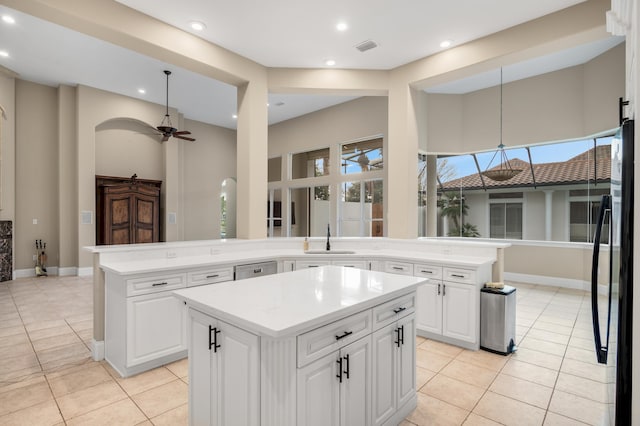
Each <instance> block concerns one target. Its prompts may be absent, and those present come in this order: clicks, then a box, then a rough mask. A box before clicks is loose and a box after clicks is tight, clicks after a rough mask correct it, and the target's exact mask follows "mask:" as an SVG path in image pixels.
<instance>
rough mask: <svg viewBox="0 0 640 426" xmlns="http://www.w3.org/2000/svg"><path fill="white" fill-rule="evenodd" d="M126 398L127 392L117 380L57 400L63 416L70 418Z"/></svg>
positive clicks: (66, 418)
mask: <svg viewBox="0 0 640 426" xmlns="http://www.w3.org/2000/svg"><path fill="white" fill-rule="evenodd" d="M125 398H127V394H126V393H124V391H123V390H122V389H120V386H118V385H117V384H116V382H115V381H109V382H104V383H101V384H99V385H96V386H93V387H90V388H87V389H83V390H80V391H77V392H74V393H70V394H67V395H64V396H62V397H60V398H57V399H56V400H57V401H58V406H59V407H60V411H62V416H63V417H64V418H65V420H68V419H72V418H74V417H78V416H80V415H82V414H86V413H88V412H90V411H94V410H97V409H98V408H102V407H104V406H107V405H110V404H113V403H114V402H117V401H120V400H122V399H125Z"/></svg>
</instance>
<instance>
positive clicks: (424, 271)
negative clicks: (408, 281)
mask: <svg viewBox="0 0 640 426" xmlns="http://www.w3.org/2000/svg"><path fill="white" fill-rule="evenodd" d="M420 272H422V273H423V274H433V271H427V270H424V269H423V270H422V271H420Z"/></svg>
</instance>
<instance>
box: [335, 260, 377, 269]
mask: <svg viewBox="0 0 640 426" xmlns="http://www.w3.org/2000/svg"><path fill="white" fill-rule="evenodd" d="M331 264H332V265H336V266H344V267H345V268H358V269H369V264H368V262H367V261H366V260H355V259H354V260H332V261H331Z"/></svg>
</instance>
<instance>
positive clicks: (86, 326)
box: [71, 319, 93, 331]
mask: <svg viewBox="0 0 640 426" xmlns="http://www.w3.org/2000/svg"><path fill="white" fill-rule="evenodd" d="M71 328H73V329H74V330H75V331H81V330H91V329H93V319H89V320H84V321H79V322H76V323H73V324H71Z"/></svg>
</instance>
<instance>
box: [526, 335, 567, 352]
mask: <svg viewBox="0 0 640 426" xmlns="http://www.w3.org/2000/svg"><path fill="white" fill-rule="evenodd" d="M518 346H519V347H521V348H528V349H533V350H536V351H540V352H546V353H548V354H552V355H558V356H564V353H565V351H566V350H567V345H563V344H560V343H554V342H547V341H546V340H540V339H535V338H533V337H530V335H529V334H527V337H525V338H524V339H522V341H521V342H519V343H518Z"/></svg>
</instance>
